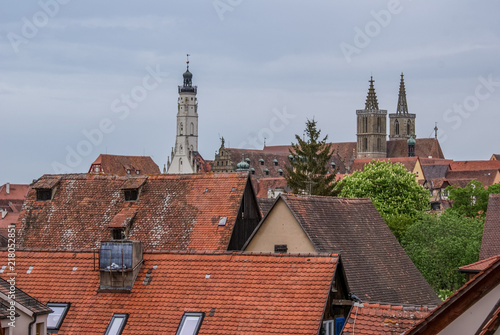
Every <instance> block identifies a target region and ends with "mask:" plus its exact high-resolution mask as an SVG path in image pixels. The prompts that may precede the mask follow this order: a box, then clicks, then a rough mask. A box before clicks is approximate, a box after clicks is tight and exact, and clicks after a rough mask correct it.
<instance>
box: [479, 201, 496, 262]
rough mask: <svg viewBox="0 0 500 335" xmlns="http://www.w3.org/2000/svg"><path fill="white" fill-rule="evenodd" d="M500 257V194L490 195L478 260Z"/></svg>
mask: <svg viewBox="0 0 500 335" xmlns="http://www.w3.org/2000/svg"><path fill="white" fill-rule="evenodd" d="M497 255H500V194H490V198H489V200H488V209H487V210H486V219H485V221H484V230H483V241H482V242H481V252H480V253H479V259H480V260H483V259H486V258H490V257H493V256H497Z"/></svg>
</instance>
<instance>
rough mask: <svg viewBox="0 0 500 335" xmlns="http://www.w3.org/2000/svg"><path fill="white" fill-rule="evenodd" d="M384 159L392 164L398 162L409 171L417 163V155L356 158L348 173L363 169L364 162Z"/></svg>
mask: <svg viewBox="0 0 500 335" xmlns="http://www.w3.org/2000/svg"><path fill="white" fill-rule="evenodd" d="M374 160H375V161H384V162H391V163H393V164H395V163H400V164H403V165H404V167H405V168H406V169H407V170H408V171H409V172H413V170H414V169H415V165H417V163H418V161H419V158H418V157H394V158H356V159H355V160H354V162H353V164H352V166H351V169H350V170H349V173H353V172H354V171H361V170H363V169H364V167H365V164H369V163H371V162H372V161H374Z"/></svg>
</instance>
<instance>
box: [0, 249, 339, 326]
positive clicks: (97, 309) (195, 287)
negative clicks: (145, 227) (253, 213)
mask: <svg viewBox="0 0 500 335" xmlns="http://www.w3.org/2000/svg"><path fill="white" fill-rule="evenodd" d="M96 256H97V257H98V255H96ZM0 258H1V259H3V260H4V262H6V259H7V253H6V252H0ZM94 262H95V261H94V254H93V253H89V252H87V253H85V252H24V251H18V252H17V254H16V270H17V273H18V275H17V278H16V282H17V284H18V285H19V287H20V288H21V289H22V290H24V291H25V292H29V293H30V294H31V295H32V296H33V297H36V298H37V299H38V300H39V301H41V302H42V303H48V302H60V303H68V302H69V303H71V306H70V308H69V310H68V314H67V315H66V318H65V319H64V322H63V324H62V327H61V329H60V330H59V332H58V334H59V335H66V334H81V332H82V330H85V333H87V334H103V333H104V332H105V330H106V327H107V326H108V324H109V322H110V320H111V317H112V316H113V314H114V313H127V314H129V318H128V321H127V324H126V326H125V329H124V331H123V334H124V335H127V334H134V335H140V334H175V331H176V329H177V327H178V325H179V321H180V320H181V316H182V315H183V313H184V312H188V311H190V312H203V313H205V318H204V319H203V322H202V324H201V328H200V332H199V334H200V335H204V334H266V335H268V334H284V333H288V334H291V333H293V334H316V333H317V332H318V329H319V326H320V323H321V320H322V316H323V311H324V307H325V304H326V301H327V296H328V292H329V290H330V285H331V283H332V278H333V275H334V272H335V269H336V267H337V262H338V257H337V256H336V255H286V254H283V255H271V254H265V255H257V254H245V253H243V254H242V253H220V254H210V253H203V254H201V253H188V254H186V253H153V254H148V253H146V254H144V264H143V265H142V267H141V270H140V272H139V275H138V277H137V279H136V281H135V284H134V286H133V288H132V291H131V292H130V293H128V294H124V293H114V292H107V293H105V292H98V290H97V289H98V287H99V272H98V271H95V270H94ZM0 263H1V262H0ZM0 265H1V264H0ZM29 266H34V267H33V269H32V271H31V273H30V274H27V273H26V270H27V269H28V267H29ZM149 270H150V275H151V276H152V278H153V279H152V280H151V282H150V283H149V284H148V285H143V282H144V278H145V276H146V273H147V272H148V271H149ZM311 274H314V275H311ZM2 276H3V277H5V276H6V274H5V273H4V274H2ZM89 316H91V317H89Z"/></svg>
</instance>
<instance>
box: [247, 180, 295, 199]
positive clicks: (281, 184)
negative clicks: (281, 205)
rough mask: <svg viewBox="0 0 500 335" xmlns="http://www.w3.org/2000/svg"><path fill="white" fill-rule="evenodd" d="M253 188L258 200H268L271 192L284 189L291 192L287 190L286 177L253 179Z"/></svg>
mask: <svg viewBox="0 0 500 335" xmlns="http://www.w3.org/2000/svg"><path fill="white" fill-rule="evenodd" d="M253 186H254V189H255V193H256V195H257V198H267V197H268V191H269V190H275V189H283V190H289V189H288V188H287V183H286V179H285V178H284V177H276V178H260V179H256V178H255V179H254V178H253Z"/></svg>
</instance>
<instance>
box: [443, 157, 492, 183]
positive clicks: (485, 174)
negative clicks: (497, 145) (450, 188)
mask: <svg viewBox="0 0 500 335" xmlns="http://www.w3.org/2000/svg"><path fill="white" fill-rule="evenodd" d="M499 163H500V161H499ZM499 174H500V171H499V170H498V169H496V170H449V171H448V173H447V174H446V179H447V180H448V182H449V183H450V185H457V186H460V187H464V186H465V185H467V183H469V182H470V181H472V180H478V181H480V182H481V183H483V185H484V186H490V185H492V184H494V183H495V181H496V180H497V179H498V178H499ZM464 183H465V185H464V186H462V185H463V184H464Z"/></svg>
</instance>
